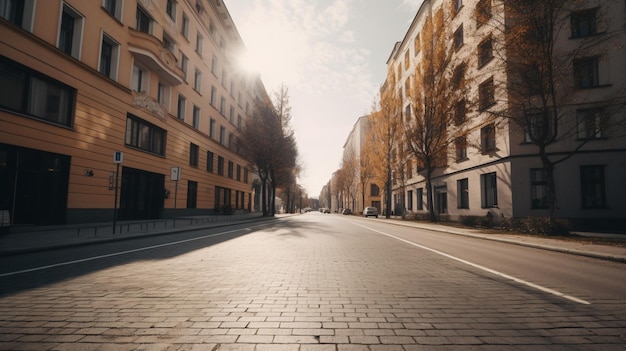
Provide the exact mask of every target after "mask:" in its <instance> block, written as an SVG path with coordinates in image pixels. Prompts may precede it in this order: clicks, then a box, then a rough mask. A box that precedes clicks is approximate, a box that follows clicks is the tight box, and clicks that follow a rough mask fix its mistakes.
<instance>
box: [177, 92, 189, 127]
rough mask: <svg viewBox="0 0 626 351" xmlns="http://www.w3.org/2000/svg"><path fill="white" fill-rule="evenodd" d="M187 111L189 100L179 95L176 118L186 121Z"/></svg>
mask: <svg viewBox="0 0 626 351" xmlns="http://www.w3.org/2000/svg"><path fill="white" fill-rule="evenodd" d="M186 109H187V98H186V97H184V96H183V95H180V94H178V105H177V112H176V117H178V119H180V120H182V121H184V120H185V110H186Z"/></svg>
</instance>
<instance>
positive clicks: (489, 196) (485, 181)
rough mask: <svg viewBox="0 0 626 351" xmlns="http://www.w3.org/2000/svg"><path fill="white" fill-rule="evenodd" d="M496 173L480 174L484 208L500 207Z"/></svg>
mask: <svg viewBox="0 0 626 351" xmlns="http://www.w3.org/2000/svg"><path fill="white" fill-rule="evenodd" d="M496 179H497V177H496V173H495V172H494V173H487V174H481V175H480V187H481V204H482V205H481V206H482V208H494V207H498V187H497V183H496V181H497V180H496Z"/></svg>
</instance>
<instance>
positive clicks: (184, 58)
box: [180, 51, 189, 81]
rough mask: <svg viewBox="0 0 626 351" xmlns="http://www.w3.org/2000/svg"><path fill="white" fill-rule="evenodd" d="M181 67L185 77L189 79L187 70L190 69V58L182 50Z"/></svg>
mask: <svg viewBox="0 0 626 351" xmlns="http://www.w3.org/2000/svg"><path fill="white" fill-rule="evenodd" d="M180 68H181V69H182V70H183V78H184V79H185V81H187V71H188V70H189V59H188V58H187V56H185V54H183V52H182V51H181V52H180Z"/></svg>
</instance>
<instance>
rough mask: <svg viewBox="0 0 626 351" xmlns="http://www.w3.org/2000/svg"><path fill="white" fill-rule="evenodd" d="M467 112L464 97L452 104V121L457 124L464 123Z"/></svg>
mask: <svg viewBox="0 0 626 351" xmlns="http://www.w3.org/2000/svg"><path fill="white" fill-rule="evenodd" d="M466 114H467V107H466V102H465V99H463V100H461V101H459V102H457V103H456V105H455V106H454V123H455V124H456V125H457V126H459V125H461V124H463V123H465V116H466Z"/></svg>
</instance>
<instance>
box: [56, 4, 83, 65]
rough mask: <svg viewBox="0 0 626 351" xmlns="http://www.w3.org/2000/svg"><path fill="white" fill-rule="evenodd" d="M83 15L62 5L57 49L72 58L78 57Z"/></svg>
mask: <svg viewBox="0 0 626 351" xmlns="http://www.w3.org/2000/svg"><path fill="white" fill-rule="evenodd" d="M82 27H83V17H82V16H81V15H80V14H79V13H78V12H76V11H75V10H73V9H72V8H70V7H69V6H67V5H65V4H64V5H63V13H62V14H61V26H60V28H59V49H61V50H62V51H63V52H65V53H66V54H68V55H71V56H72V57H74V58H77V59H79V58H80V45H81V41H82Z"/></svg>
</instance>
